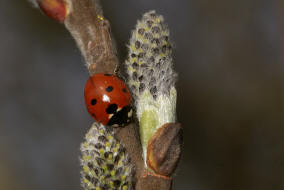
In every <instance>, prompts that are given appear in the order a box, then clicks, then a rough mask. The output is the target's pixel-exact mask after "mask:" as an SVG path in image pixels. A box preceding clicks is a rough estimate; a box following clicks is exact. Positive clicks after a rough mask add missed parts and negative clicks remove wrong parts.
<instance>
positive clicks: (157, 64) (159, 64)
mask: <svg viewBox="0 0 284 190" xmlns="http://www.w3.org/2000/svg"><path fill="white" fill-rule="evenodd" d="M156 67H157V69H159V70H160V69H161V62H160V61H159V62H158V63H156Z"/></svg>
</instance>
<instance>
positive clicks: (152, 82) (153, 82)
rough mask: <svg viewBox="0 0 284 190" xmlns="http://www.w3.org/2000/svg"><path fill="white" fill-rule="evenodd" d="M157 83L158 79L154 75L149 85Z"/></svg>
mask: <svg viewBox="0 0 284 190" xmlns="http://www.w3.org/2000/svg"><path fill="white" fill-rule="evenodd" d="M155 83H156V79H155V77H152V78H151V80H150V82H149V86H153V85H154V84H155Z"/></svg>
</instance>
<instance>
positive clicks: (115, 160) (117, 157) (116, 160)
mask: <svg viewBox="0 0 284 190" xmlns="http://www.w3.org/2000/svg"><path fill="white" fill-rule="evenodd" d="M119 158H120V156H119V154H118V155H116V156H115V158H114V163H115V164H117V163H118V161H119Z"/></svg>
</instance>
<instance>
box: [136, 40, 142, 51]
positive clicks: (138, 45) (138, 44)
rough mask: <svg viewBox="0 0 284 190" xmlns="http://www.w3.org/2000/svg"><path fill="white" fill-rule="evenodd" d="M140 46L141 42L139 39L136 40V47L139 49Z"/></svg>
mask: <svg viewBox="0 0 284 190" xmlns="http://www.w3.org/2000/svg"><path fill="white" fill-rule="evenodd" d="M140 46H141V43H140V42H139V41H136V42H135V47H136V48H137V49H139V48H140Z"/></svg>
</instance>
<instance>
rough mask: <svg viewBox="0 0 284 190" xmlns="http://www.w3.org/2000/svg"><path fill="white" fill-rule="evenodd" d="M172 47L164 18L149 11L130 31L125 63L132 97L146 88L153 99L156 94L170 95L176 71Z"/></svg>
mask: <svg viewBox="0 0 284 190" xmlns="http://www.w3.org/2000/svg"><path fill="white" fill-rule="evenodd" d="M172 62H173V61H172V47H171V44H170V42H169V29H168V27H167V26H166V24H165V23H164V18H163V17H162V16H160V15H158V14H156V12H155V11H149V12H148V13H146V14H144V15H143V17H142V19H141V20H140V21H138V23H137V25H136V29H135V30H134V31H133V33H132V36H131V39H130V44H129V55H128V59H127V61H126V62H125V64H126V66H127V73H128V76H129V78H128V84H129V86H130V88H131V91H132V93H133V95H134V96H135V97H137V96H139V95H141V94H142V93H143V92H144V91H145V89H148V90H149V91H150V93H151V94H152V96H153V97H154V98H155V99H156V98H157V96H158V95H159V93H163V94H167V95H169V89H170V88H171V87H172V86H174V83H175V80H176V73H175V72H174V71H173V69H172Z"/></svg>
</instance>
